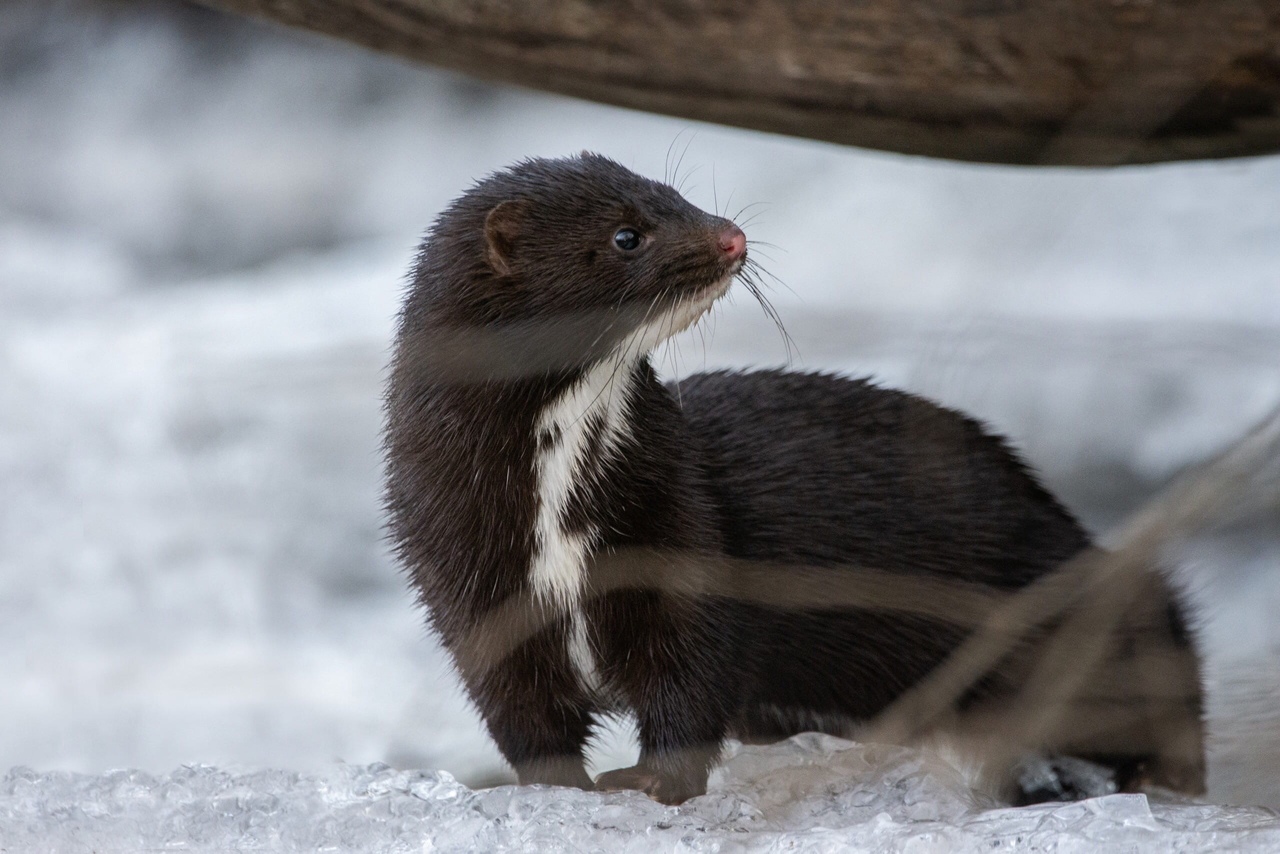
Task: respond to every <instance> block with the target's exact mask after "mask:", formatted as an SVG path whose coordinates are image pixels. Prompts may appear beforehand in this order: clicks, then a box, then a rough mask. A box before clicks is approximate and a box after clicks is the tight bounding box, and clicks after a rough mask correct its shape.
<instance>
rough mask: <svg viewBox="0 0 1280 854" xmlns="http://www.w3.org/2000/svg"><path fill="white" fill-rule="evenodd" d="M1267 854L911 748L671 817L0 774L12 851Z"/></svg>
mask: <svg viewBox="0 0 1280 854" xmlns="http://www.w3.org/2000/svg"><path fill="white" fill-rule="evenodd" d="M1104 842H1105V843H1106V844H1107V845H1108V846H1109V847H1115V846H1120V847H1123V848H1124V849H1125V850H1149V851H1168V850H1178V851H1217V850H1222V849H1224V848H1231V849H1232V850H1239V851H1273V850H1276V849H1277V847H1280V817H1278V816H1277V815H1276V814H1275V813H1274V812H1271V811H1269V810H1264V809H1244V808H1229V807H1219V806H1211V805H1205V804H1192V803H1157V802H1153V801H1151V800H1149V799H1148V798H1147V797H1146V796H1145V795H1108V796H1106V797H1101V798H1095V799H1092V800H1087V801H1080V802H1076V803H1067V804H1047V805H1042V806H1036V807H1027V808H1022V809H1011V808H999V807H997V806H995V805H994V804H992V803H991V802H990V801H989V800H987V799H985V798H984V797H983V796H981V795H979V794H977V793H975V792H974V791H973V790H971V789H970V788H969V787H968V786H967V785H966V783H965V778H964V776H963V775H962V774H961V773H960V772H959V771H957V770H956V769H955V768H952V767H950V766H949V765H947V763H946V762H945V761H943V760H942V759H941V758H940V757H938V756H937V755H935V754H933V753H931V752H929V751H926V750H916V749H909V748H902V747H890V746H885V745H874V744H855V743H852V742H847V741H843V740H840V739H836V738H831V737H827V736H817V735H804V736H798V737H796V738H793V739H791V740H789V741H787V742H783V743H781V744H778V745H773V746H769V747H736V748H733V749H731V750H730V755H729V758H728V761H727V762H726V763H725V764H724V765H723V766H722V767H721V768H720V769H718V770H717V771H716V772H715V774H714V775H713V778H712V781H711V786H710V790H709V792H708V793H707V794H706V795H705V796H703V797H700V798H695V799H694V800H692V801H689V802H688V803H686V804H685V805H683V806H681V807H666V806H663V805H661V804H658V803H655V802H653V801H651V800H649V799H648V798H646V797H645V796H643V795H641V794H639V793H631V792H618V793H610V794H598V793H595V792H580V791H577V790H573V789H557V788H549V787H541V786H530V787H520V786H501V787H498V788H493V789H487V790H481V791H472V790H470V789H468V788H466V787H465V786H463V785H461V784H460V783H458V782H457V781H456V780H454V778H453V777H451V776H450V775H449V774H447V773H445V772H442V771H401V770H396V769H393V768H390V767H388V766H386V765H370V766H357V765H338V766H335V767H333V768H331V769H328V770H327V771H326V772H325V773H322V774H299V773H293V772H288V771H274V770H241V771H235V770H223V769H218V768H213V767H209V766H186V767H182V768H180V769H178V770H177V771H175V772H173V773H172V774H169V775H167V776H153V775H150V774H145V773H142V772H139V771H113V772H110V773H107V774H102V775H84V774H69V773H46V774H40V773H36V772H35V771H32V770H30V769H27V768H17V769H14V770H12V771H10V772H9V773H8V774H7V775H6V776H5V777H4V778H3V780H2V781H0V848H3V849H4V850H13V851H25V850H41V851H83V850H112V851H126V850H128V851H132V850H142V849H147V848H170V849H177V850H215V849H217V850H222V849H232V848H234V849H236V850H250V851H252V850H272V851H280V850H297V851H301V850H305V851H318V850H324V851H337V852H344V851H370V850H378V851H431V852H455V851H456V852H462V851H584V852H587V851H609V852H615V851H620V852H631V851H634V852H647V851H656V850H663V851H677V850H678V851H706V852H739V851H743V852H745V851H799V852H804V851H831V850H845V849H851V850H855V849H856V850H868V851H920V852H925V851H938V852H943V851H946V852H966V851H972V852H977V851H991V850H993V849H995V850H1001V849H1006V848H1014V847H1016V848H1018V849H1019V850H1041V851H1057V852H1074V851H1079V852H1092V851H1095V850H1098V846H1099V845H1100V844H1102V843H1104Z"/></svg>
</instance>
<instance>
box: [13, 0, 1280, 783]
mask: <svg viewBox="0 0 1280 854" xmlns="http://www.w3.org/2000/svg"><path fill="white" fill-rule="evenodd" d="M673 146H674V149H675V150H676V151H677V152H684V150H685V149H686V147H687V153H686V154H685V156H684V166H683V169H684V171H686V172H689V173H690V176H691V177H690V178H689V181H688V193H687V194H688V195H689V197H690V198H691V200H693V201H694V202H695V203H697V204H700V205H702V206H704V207H715V206H719V207H720V208H727V209H729V210H734V209H736V208H738V207H739V206H741V205H745V204H748V203H761V204H760V205H759V207H756V208H753V209H752V213H753V214H758V215H757V217H756V219H755V221H754V222H752V224H751V225H750V226H749V227H748V228H747V231H748V234H749V236H750V237H752V238H754V239H759V240H764V241H768V242H769V243H772V244H774V245H775V246H776V247H777V248H767V247H766V248H765V249H764V253H765V254H767V255H768V256H769V260H768V261H767V266H768V268H769V269H770V270H771V271H772V272H773V273H774V274H776V275H777V276H778V277H779V278H780V279H782V280H783V281H785V282H786V284H787V285H788V286H789V288H790V290H787V289H781V288H780V289H779V290H778V291H777V292H776V293H774V294H773V297H774V300H775V302H776V304H777V305H778V307H779V309H780V311H781V313H782V315H783V318H784V319H785V320H786V323H787V328H788V330H789V331H790V333H791V335H792V337H793V338H794V339H795V342H796V345H797V348H798V353H797V354H796V355H795V356H794V358H793V360H792V363H793V364H794V365H795V366H796V367H804V368H830V369H837V370H841V371H846V372H849V373H853V374H873V375H875V376H876V377H878V378H880V379H881V380H883V381H884V382H885V383H888V384H892V385H896V386H901V387H906V388H909V389H912V390H915V391H918V392H922V393H924V394H927V395H930V396H932V397H934V398H936V399H939V400H941V401H944V402H946V403H948V404H951V405H955V406H959V407H962V408H964V409H967V410H969V411H971V412H973V413H975V414H977V415H979V416H980V417H982V418H984V419H986V420H988V421H989V422H990V423H992V424H993V425H995V426H996V427H997V428H998V429H1000V430H1002V431H1004V432H1006V433H1008V434H1009V435H1010V436H1011V437H1012V438H1013V439H1014V441H1015V443H1016V444H1017V445H1018V446H1019V447H1020V448H1021V449H1022V450H1023V451H1024V453H1025V454H1026V456H1027V457H1028V458H1029V459H1030V461H1031V462H1032V463H1033V464H1034V465H1035V466H1037V467H1038V468H1039V469H1040V470H1041V471H1042V472H1043V473H1044V474H1045V478H1046V480H1047V481H1048V483H1049V484H1050V485H1051V486H1052V487H1053V488H1054V489H1056V490H1057V491H1058V492H1059V493H1060V494H1061V495H1062V496H1063V497H1064V498H1065V500H1066V501H1067V503H1068V504H1069V505H1070V506H1071V507H1072V508H1073V509H1074V510H1076V511H1077V512H1078V513H1079V514H1080V515H1081V516H1082V518H1083V519H1085V520H1086V522H1087V523H1088V524H1089V526H1090V527H1091V528H1092V529H1093V530H1094V531H1096V532H1098V533H1100V534H1105V532H1106V531H1107V530H1108V529H1109V528H1110V527H1111V526H1112V525H1114V524H1115V523H1116V522H1117V521H1118V520H1120V519H1121V518H1123V516H1124V514H1125V513H1126V512H1127V511H1129V510H1131V509H1133V508H1135V507H1137V506H1139V505H1140V504H1141V503H1142V501H1143V500H1144V498H1145V497H1147V496H1148V495H1150V494H1151V493H1152V492H1153V491H1154V490H1155V489H1157V488H1158V487H1159V486H1160V485H1161V484H1162V483H1163V482H1165V481H1166V480H1167V479H1168V478H1169V477H1170V476H1171V475H1172V474H1173V473H1174V472H1175V471H1177V470H1178V469H1179V468H1180V467H1181V466H1183V465H1185V464H1187V463H1188V462H1191V461H1194V460H1196V459H1198V458H1199V457H1201V456H1202V455H1204V454H1208V453H1210V452H1212V451H1214V450H1215V449H1216V448H1218V447H1219V446H1220V445H1221V444H1223V443H1224V442H1226V441H1229V440H1230V439H1232V438H1233V437H1234V436H1236V435H1237V434H1238V433H1240V432H1241V431H1243V430H1244V429H1246V428H1247V427H1248V426H1249V425H1250V424H1252V423H1253V422H1254V421H1255V420H1257V419H1258V418H1260V417H1261V416H1263V415H1264V414H1265V413H1266V412H1267V411H1269V410H1270V409H1271V408H1272V407H1274V406H1275V405H1276V404H1277V403H1278V402H1280V158H1271V159H1260V160H1250V161H1234V162H1223V163H1203V164H1185V165H1170V166H1161V167H1154V168H1142V169H1129V170H1119V171H1089V172H1085V171H1069V170H1036V171H1033V170H1019V169H1012V168H997V167H985V166H972V165H958V164H950V163H941V162H930V161H925V160H919V159H909V158H903V157H897V156H891V155H885V154H875V153H868V152H860V151H855V150H849V149H841V148H836V147H832V146H828V145H820V144H814V143H807V142H802V141H796V140H789V139H783V138H776V137H767V136H763V135H759V134H754V133H747V132H740V131H734V130H728V129H722V128H716V127H711V126H701V125H696V124H693V123H690V122H684V121H678V120H673V119H665V118H660V117H654V116H647V115H642V114H637V113H630V112H625V111H621V110H615V109H610V108H605V107H600V106H595V105H590V104H585V103H578V102H574V101H569V100H565V99H560V98H553V97H549V96H542V95H536V94H530V93H526V92H519V91H514V90H507V89H498V88H493V87H489V86H486V85H482V84H479V83H476V82H472V81H468V80H464V79H460V78H457V77H454V76H450V75H448V74H445V73H442V72H437V71H433V70H431V69H424V68H416V67H410V66H407V65H405V64H402V63H400V62H398V61H396V60H393V59H389V58H386V57H381V56H376V55H373V54H370V53H366V52H363V51H361V50H358V49H355V48H353V47H349V46H345V45H342V44H339V43H336V42H331V41H326V40H321V39H318V38H314V37H309V36H306V35H303V34H299V33H295V32H286V31H282V30H278V29H275V28H271V27H267V26H265V25H261V24H257V23H253V22H249V21H243V20H238V19H232V18H228V17H225V16H222V15H219V14H216V13H213V12H209V11H205V10H202V9H199V8H196V7H192V6H187V5H183V4H180V3H177V2H173V3H161V2H155V3H146V2H47V0H46V2H41V1H40V0H19V1H18V2H12V0H11V2H7V3H4V4H3V5H0V684H3V685H4V686H5V687H4V691H3V700H0V769H4V768H8V767H10V766H14V765H20V764H23V765H30V766H33V767H35V768H37V769H41V770H53V769H67V770H80V771H89V772H99V771H102V770H104V769H107V768H112V767H135V768H141V769H146V770H149V771H155V772H168V771H170V770H172V769H173V768H174V767H176V766H177V765H179V764H180V763H186V762H207V763H214V764H229V763H230V764H236V763H238V764H249V765H254V766H274V767H282V768H292V769H299V770H306V769H313V768H320V767H324V766H328V765H329V763H331V762H332V760H334V759H335V758H342V759H344V760H347V761H350V762H357V763H367V762H372V761H379V760H381V761H387V762H390V763H391V764H393V765H396V766H398V767H421V768H444V769H448V770H450V771H452V772H454V773H455V774H457V775H458V776H459V778H460V779H462V780H463V781H464V782H467V783H471V784H476V783H483V782H487V781H494V780H499V779H503V775H504V774H505V773H506V772H505V771H504V769H503V766H502V764H501V762H500V761H499V759H498V757H497V754H496V752H494V751H493V749H492V748H491V747H490V746H489V744H488V743H487V740H486V739H485V737H484V736H483V735H482V733H481V731H480V729H479V726H478V724H477V722H476V719H475V717H474V715H473V714H472V713H471V712H470V711H469V710H468V709H467V707H466V704H465V703H464V702H463V700H462V697H461V694H460V692H459V690H458V689H457V687H456V685H455V682H454V680H453V677H452V675H451V674H450V672H449V669H448V667H447V665H446V663H445V662H444V661H443V660H442V657H441V654H440V651H439V650H438V648H437V647H436V645H435V643H434V641H433V640H432V639H431V638H430V637H429V636H428V635H427V634H426V633H425V632H424V630H423V629H422V627H421V621H420V619H419V616H418V615H417V614H416V613H415V612H414V609H413V606H412V600H411V597H410V596H409V594H408V592H407V591H406V589H405V585H404V583H403V581H402V579H401V578H400V577H399V575H398V573H397V570H396V568H395V567H394V566H393V564H392V563H391V561H390V560H389V558H388V555H387V552H386V549H385V547H384V545H383V543H382V541H381V532H380V527H379V526H380V513H379V489H380V486H379V468H380V462H379V451H378V445H379V436H378V430H379V421H380V413H379V394H380V389H379V386H380V382H381V371H382V366H383V363H384V361H385V359H386V355H387V350H388V343H389V339H390V334H391V327H392V319H393V315H394V312H395V310H396V303H397V298H398V295H399V292H400V288H401V285H402V277H403V274H404V272H405V270H406V268H407V266H408V264H409V261H410V258H411V256H412V252H413V250H414V246H415V244H416V241H417V239H418V236H419V235H420V233H421V232H422V230H423V229H424V228H425V226H426V225H427V224H428V223H429V222H430V221H431V219H432V218H433V216H434V215H435V214H436V212H437V211H438V210H439V209H440V208H441V207H442V206H443V205H444V204H445V203H446V202H447V201H448V200H449V199H451V198H452V197H453V196H455V195H456V194H458V193H459V192H460V191H461V190H462V189H463V188H464V187H466V186H467V185H468V183H469V182H470V181H471V180H472V179H474V178H476V177H478V176H481V175H483V174H485V173H486V172H489V171H492V170H494V169H497V168H500V167H502V166H504V165H505V164H508V163H510V162H512V161H513V160H516V159H518V158H521V157H525V156H528V155H562V154H567V153H572V152H575V151H577V150H579V149H583V148H589V149H593V150H597V151H600V152H603V153H606V154H608V155H610V156H612V157H614V158H616V159H618V160H620V161H622V162H623V163H625V164H628V165H630V166H632V167H633V168H636V169H638V170H639V171H642V172H645V173H647V174H649V175H651V176H655V177H660V176H661V175H662V174H663V170H664V160H665V158H666V156H667V153H668V151H669V150H670V149H672V147H673ZM730 196H731V200H730ZM708 331H710V327H709V328H708ZM676 349H677V351H678V352H675V353H673V354H671V355H670V356H668V357H666V358H664V365H665V366H666V369H667V370H668V371H670V370H673V367H672V366H673V365H674V369H675V370H678V371H681V372H690V371H694V370H699V369H701V368H702V367H703V366H704V364H705V365H708V366H721V365H736V366H747V365H763V364H778V363H781V362H783V361H784V360H785V359H786V358H787V352H786V349H785V348H784V347H783V344H782V340H781V338H780V337H779V336H778V334H777V333H776V331H775V330H773V329H772V327H771V326H770V325H769V323H768V322H767V320H766V319H765V318H764V316H763V314H762V313H761V312H760V310H759V309H758V307H756V306H755V305H754V304H752V303H751V302H750V300H749V299H748V298H739V299H738V300H737V302H736V304H735V305H733V306H729V307H727V308H726V309H725V310H724V311H722V312H721V313H720V314H719V316H718V318H717V320H716V323H715V325H714V335H711V336H709V337H708V340H707V343H706V344H705V346H704V341H703V338H702V337H700V336H699V335H697V334H695V335H692V336H688V337H686V338H685V339H684V340H682V341H681V342H680V344H679V346H678V348H676ZM1274 523H1275V520H1274V519H1271V520H1269V522H1268V521H1266V520H1264V522H1263V524H1261V525H1258V526H1255V527H1254V528H1252V529H1250V530H1249V531H1248V532H1245V533H1243V534H1240V535H1238V536H1234V537H1231V538H1227V539H1224V540H1222V541H1220V542H1218V543H1217V544H1216V545H1214V546H1213V547H1212V548H1209V549H1208V550H1207V551H1206V550H1201V551H1200V552H1199V553H1198V554H1199V562H1200V563H1201V564H1203V566H1202V567H1201V568H1200V569H1198V570H1197V572H1198V573H1199V574H1198V575H1197V578H1198V579H1199V581H1198V582H1197V585H1196V596H1197V597H1198V598H1199V600H1200V601H1202V602H1203V603H1204V604H1205V606H1206V609H1207V610H1206V615H1207V616H1206V618H1205V623H1204V631H1205V642H1206V649H1207V650H1208V651H1209V653H1210V657H1211V661H1212V662H1231V661H1235V662H1240V661H1247V660H1255V659H1256V660H1268V659H1271V658H1274V656H1275V654H1276V653H1278V652H1280V627H1278V626H1277V623H1276V619H1275V615H1276V614H1277V613H1280V557H1278V555H1280V548H1278V547H1277V540H1280V534H1277V531H1276V525H1275V524H1274ZM1215 666H1216V665H1215ZM1212 702H1213V701H1212V698H1211V703H1212ZM1211 711H1214V709H1213V708H1211ZM611 750H612V753H613V755H617V754H619V753H620V752H625V746H623V745H622V744H621V742H620V743H619V744H615V745H612V747H611ZM603 761H608V760H607V759H606V760H603ZM618 761H621V760H618ZM1211 773H1218V772H1211Z"/></svg>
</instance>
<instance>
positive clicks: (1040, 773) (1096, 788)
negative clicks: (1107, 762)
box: [1014, 756, 1118, 806]
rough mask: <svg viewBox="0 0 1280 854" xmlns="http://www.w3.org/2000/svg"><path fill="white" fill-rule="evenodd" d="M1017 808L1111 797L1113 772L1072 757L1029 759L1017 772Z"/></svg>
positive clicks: (1036, 757) (1015, 799)
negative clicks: (1105, 796) (1103, 796)
mask: <svg viewBox="0 0 1280 854" xmlns="http://www.w3.org/2000/svg"><path fill="white" fill-rule="evenodd" d="M1015 779H1016V783H1017V793H1016V795H1015V798H1014V801H1015V803H1016V804H1017V805H1018V806H1029V805H1031V804H1039V803H1044V802H1046V801H1080V800H1084V799H1086V798H1097V797H1101V796H1102V795H1110V794H1114V793H1115V792H1116V790H1117V789H1118V786H1117V784H1116V776H1115V771H1114V770H1113V769H1111V768H1107V767H1106V766H1103V765H1097V764H1095V763H1093V762H1089V761H1087V760H1084V759H1077V758H1075V757H1074V756H1048V757H1046V756H1031V757H1027V758H1026V759H1024V760H1023V761H1022V763H1021V764H1020V766H1019V767H1018V768H1017V771H1016V776H1015Z"/></svg>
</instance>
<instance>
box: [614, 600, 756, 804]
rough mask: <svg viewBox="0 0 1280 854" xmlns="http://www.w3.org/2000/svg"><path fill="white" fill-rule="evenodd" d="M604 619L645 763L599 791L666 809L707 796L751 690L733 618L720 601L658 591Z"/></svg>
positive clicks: (618, 604) (623, 603)
mask: <svg viewBox="0 0 1280 854" xmlns="http://www.w3.org/2000/svg"><path fill="white" fill-rule="evenodd" d="M601 617H602V618H603V619H604V620H605V625H608V626H610V631H609V632H608V638H606V639H605V643H603V644H602V646H603V650H602V652H603V653H604V658H605V664H606V669H607V671H608V673H607V675H608V678H609V680H610V682H611V683H613V684H615V685H618V686H619V687H620V688H621V691H622V693H623V695H624V698H625V700H626V702H627V704H628V705H629V706H630V707H631V709H632V710H633V711H634V712H635V714H636V724H637V728H638V730H639V735H640V761H639V762H638V763H637V764H636V765H634V766H632V767H630V768H621V769H618V770H616V771H609V772H606V773H604V774H601V775H600V777H599V778H598V779H597V780H596V788H597V789H600V790H604V791H611V790H617V789H639V790H640V791H643V792H645V793H646V794H648V795H649V796H650V797H652V798H653V799H654V800H657V801H661V802H663V803H666V804H679V803H682V802H683V801H685V800H688V799H689V798H692V797H695V796H697V795H701V794H703V793H705V792H706V790H707V774H708V772H709V771H710V769H711V767H712V766H713V765H714V764H715V762H716V760H717V759H718V758H719V755H720V748H721V744H722V742H723V740H724V738H725V735H726V732H727V730H728V725H729V721H730V720H731V719H732V717H733V715H734V713H735V712H736V711H737V709H738V708H739V707H740V705H741V696H742V692H743V691H744V690H745V683H746V680H745V678H744V677H743V673H742V670H743V667H742V662H741V661H739V660H737V658H736V656H735V655H734V633H733V631H732V627H731V626H732V624H731V621H730V619H729V618H728V616H727V615H726V613H725V612H724V610H723V609H722V608H721V607H720V606H719V605H717V604H716V603H714V602H711V601H707V600H702V601H699V600H694V599H685V598H677V597H675V596H670V595H666V594H662V593H655V592H652V591H628V592H625V593H617V594H614V595H612V596H610V597H608V598H607V600H606V601H605V602H603V603H602V604H601Z"/></svg>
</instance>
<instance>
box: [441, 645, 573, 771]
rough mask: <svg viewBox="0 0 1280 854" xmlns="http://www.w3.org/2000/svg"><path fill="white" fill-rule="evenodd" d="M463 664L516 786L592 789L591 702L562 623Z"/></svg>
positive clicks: (474, 696) (464, 672)
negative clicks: (492, 658) (588, 764)
mask: <svg viewBox="0 0 1280 854" xmlns="http://www.w3.org/2000/svg"><path fill="white" fill-rule="evenodd" d="M462 670H463V678H464V681H466V683H467V687H468V690H469V691H470V693H471V696H472V699H473V700H474V701H475V703H476V705H477V706H478V707H479V709H480V713H481V715H482V716H483V717H484V722H485V725H486V726H487V727H488V730H489V734H490V735H491V736H493V740H494V741H495V742H496V743H497V745H498V749H499V750H500V751H502V755H503V756H504V757H505V758H506V760H507V761H508V762H509V763H511V766H512V767H513V768H514V769H515V771H516V775H517V777H518V778H519V780H520V783H521V785H530V784H535V783H542V784H547V785H553V786H572V787H576V788H579V789H590V788H592V782H591V778H590V777H588V776H587V772H586V768H585V766H584V762H583V752H584V750H585V749H586V744H587V739H588V737H589V736H590V731H591V726H592V723H593V718H592V705H591V702H590V699H589V698H588V696H587V695H586V692H585V691H584V690H583V688H582V685H581V684H580V683H579V681H578V678H577V676H576V675H575V673H574V671H573V669H572V668H571V666H570V663H569V658H568V653H567V651H566V646H565V631H564V627H563V625H556V626H552V627H549V628H547V629H545V630H543V631H541V632H539V633H538V634H536V635H535V636H534V637H532V638H530V639H529V640H527V641H525V642H524V643H522V644H521V645H520V646H518V647H517V648H516V649H515V650H514V651H513V652H511V653H510V654H509V655H506V656H504V657H502V658H501V659H500V660H498V661H496V662H477V663H472V665H471V666H464V667H463V668H462Z"/></svg>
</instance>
